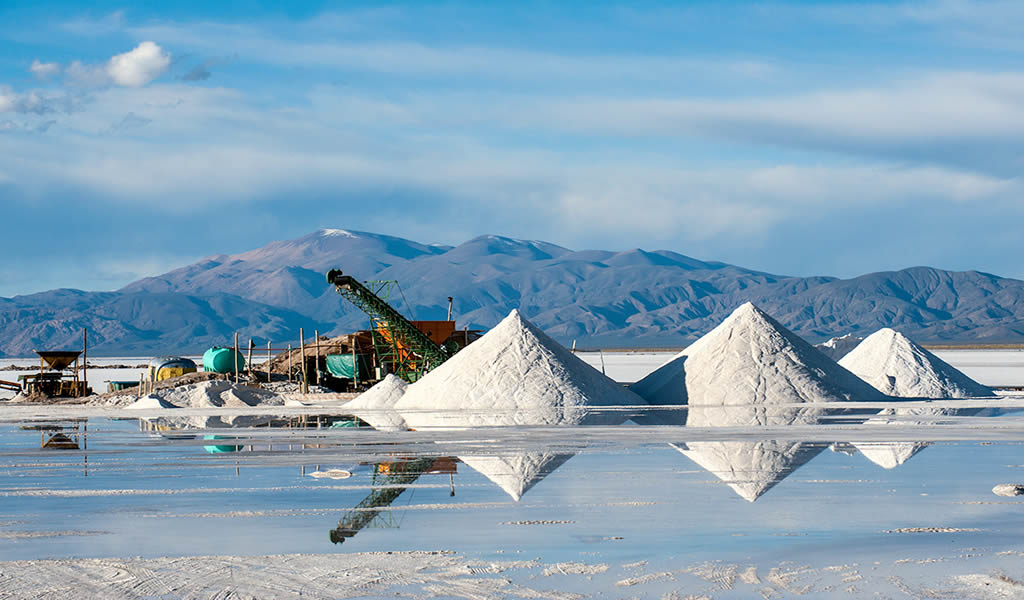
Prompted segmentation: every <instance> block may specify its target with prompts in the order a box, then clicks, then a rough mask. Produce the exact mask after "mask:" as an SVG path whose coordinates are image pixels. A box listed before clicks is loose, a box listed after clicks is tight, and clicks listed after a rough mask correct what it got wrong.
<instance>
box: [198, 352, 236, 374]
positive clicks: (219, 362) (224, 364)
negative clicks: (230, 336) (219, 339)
mask: <svg viewBox="0 0 1024 600" xmlns="http://www.w3.org/2000/svg"><path fill="white" fill-rule="evenodd" d="M232 356H234V357H235V360H234V363H232V360H231V357H232ZM236 364H237V365H238V372H239V373H241V372H242V371H244V370H245V358H244V357H243V356H242V353H241V352H236V351H235V350H234V349H233V348H220V347H217V346H214V347H213V348H210V349H209V350H207V351H206V352H205V353H204V354H203V370H204V371H207V372H210V373H234V372H235V365H236Z"/></svg>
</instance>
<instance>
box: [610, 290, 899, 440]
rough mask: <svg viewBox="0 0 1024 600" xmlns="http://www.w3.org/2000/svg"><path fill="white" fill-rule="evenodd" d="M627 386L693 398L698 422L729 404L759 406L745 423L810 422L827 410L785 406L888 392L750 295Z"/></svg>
mask: <svg viewBox="0 0 1024 600" xmlns="http://www.w3.org/2000/svg"><path fill="white" fill-rule="evenodd" d="M630 389H631V390H633V391H635V392H637V393H638V394H639V395H640V396H642V397H644V399H645V400H647V401H648V402H649V403H650V404H657V405H682V404H689V406H690V410H689V411H688V412H689V416H688V417H687V425H696V426H702V425H701V423H702V422H703V421H704V420H716V419H715V418H714V416H713V414H711V416H708V415H709V413H714V412H715V411H717V410H720V409H719V408H718V407H722V406H726V405H737V404H740V405H751V406H757V407H758V409H759V410H758V413H757V414H758V415H760V416H759V417H757V420H758V422H751V423H747V424H749V425H770V424H773V423H771V422H769V421H771V419H772V418H775V417H778V418H780V419H781V421H783V422H793V421H794V420H795V421H796V422H801V419H800V418H798V417H799V415H806V416H807V417H808V419H810V420H809V421H807V420H804V421H805V422H813V421H814V419H815V418H816V417H817V416H820V415H821V413H822V411H821V410H820V409H814V408H813V407H807V408H783V407H782V405H787V404H814V403H820V402H843V401H858V400H883V399H884V396H883V395H882V394H880V393H879V392H878V390H875V389H874V388H872V387H871V386H869V385H867V384H866V383H864V382H863V381H861V380H860V379H858V378H857V376H856V375H854V374H853V373H850V372H849V371H847V370H846V369H844V368H843V367H841V366H839V365H838V364H836V363H835V362H834V361H833V360H831V359H830V358H828V357H827V356H825V355H824V354H822V353H821V352H820V351H819V350H818V349H816V348H815V347H813V346H811V345H810V344H809V343H807V342H806V341H804V340H803V338H801V337H800V336H798V335H796V334H795V333H793V332H791V331H789V330H788V329H786V328H785V327H783V326H782V325H781V324H780V323H779V322H778V321H776V320H775V319H773V318H771V317H770V316H768V315H767V314H765V313H764V312H762V311H761V310H760V309H759V308H757V307H756V306H754V305H753V304H751V303H749V302H748V303H746V304H744V305H742V306H740V307H739V308H737V309H736V310H735V311H733V313H732V314H731V315H729V317H728V318H726V319H725V321H723V322H722V323H721V324H720V325H719V326H718V327H715V328H714V329H712V330H711V331H710V332H708V333H707V334H705V335H704V336H703V337H701V338H700V339H699V340H697V341H696V342H694V343H693V344H691V345H690V346H689V347H688V348H686V349H685V350H683V351H682V352H680V353H679V354H677V355H676V356H675V357H674V358H673V359H672V360H670V361H669V362H667V363H666V364H665V365H663V366H662V367H660V368H659V369H657V370H656V371H654V372H653V373H651V374H649V375H648V376H647V377H644V378H643V379H642V380H640V381H638V382H637V383H636V384H634V385H633V386H632V387H631V388H630ZM765 407H772V408H768V410H767V411H765ZM775 407H777V408H775ZM676 414H677V415H679V417H680V418H681V416H682V415H683V414H686V413H681V412H680V413H676ZM766 419H767V421H766ZM676 424H679V423H676ZM741 424H743V423H734V425H741Z"/></svg>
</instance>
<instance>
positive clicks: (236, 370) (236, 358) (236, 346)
mask: <svg viewBox="0 0 1024 600" xmlns="http://www.w3.org/2000/svg"><path fill="white" fill-rule="evenodd" d="M238 354H239V353H238V332H237V331H236V332H235V355H234V356H232V357H231V360H233V361H234V362H235V383H238Z"/></svg>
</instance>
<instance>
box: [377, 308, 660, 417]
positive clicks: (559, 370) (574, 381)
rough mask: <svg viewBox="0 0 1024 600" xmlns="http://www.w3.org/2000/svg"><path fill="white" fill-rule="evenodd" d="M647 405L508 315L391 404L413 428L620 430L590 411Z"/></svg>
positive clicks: (516, 313) (514, 315) (518, 318)
mask: <svg viewBox="0 0 1024 600" xmlns="http://www.w3.org/2000/svg"><path fill="white" fill-rule="evenodd" d="M640 404H645V402H644V401H643V399H641V398H640V397H639V396H637V395H636V394H634V393H632V392H630V391H629V390H627V389H625V388H624V387H623V386H622V385H620V384H617V383H615V382H614V381H612V380H611V379H609V378H608V377H606V376H604V375H602V374H601V373H599V372H598V371H596V370H595V369H594V368H593V367H591V366H589V365H587V364H586V363H584V362H583V361H582V360H580V359H579V358H578V357H576V356H575V355H573V354H572V352H570V351H569V350H567V349H566V348H564V347H563V346H562V345H561V344H559V343H558V342H556V341H554V340H553V339H551V338H550V337H548V336H547V335H546V334H545V333H544V332H542V331H540V330H539V329H538V328H536V327H534V326H533V325H532V324H530V323H529V322H528V321H526V320H525V319H523V317H522V316H521V315H520V314H519V311H517V310H513V311H512V312H511V313H509V315H508V317H506V318H505V319H504V320H502V322H501V323H499V324H498V325H497V326H495V327H494V328H493V329H491V330H490V331H488V332H487V333H486V334H485V335H484V336H483V337H482V338H480V339H479V340H477V341H476V342H474V343H473V344H471V345H469V346H467V347H466V348H465V349H463V350H462V351H461V352H459V353H458V354H456V355H455V356H454V357H452V358H451V359H449V360H448V361H447V362H445V363H444V364H443V365H441V366H440V367H438V368H436V369H434V370H433V371H431V372H430V373H428V374H427V375H426V376H424V377H423V379H421V380H419V381H417V382H416V383H414V384H413V385H411V386H409V388H408V389H407V390H406V392H405V395H404V396H403V397H402V398H401V399H400V400H399V401H398V402H397V403H396V404H395V408H396V409H397V410H398V411H399V412H400V413H402V416H403V417H404V418H405V421H406V422H407V423H408V424H409V426H410V427H412V428H414V429H422V428H425V427H479V426H504V425H579V424H584V421H585V420H586V424H597V425H604V424H618V423H619V422H621V421H622V420H624V419H623V418H620V417H619V416H617V414H615V413H611V414H608V413H601V414H597V415H595V414H593V413H590V414H588V410H587V409H588V408H589V407H602V406H635V405H640Z"/></svg>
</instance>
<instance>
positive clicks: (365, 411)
mask: <svg viewBox="0 0 1024 600" xmlns="http://www.w3.org/2000/svg"><path fill="white" fill-rule="evenodd" d="M408 387H409V384H408V383H406V382H405V381H404V380H403V379H401V378H400V377H395V376H394V375H392V374H390V373H389V374H388V375H387V376H386V377H385V378H384V379H382V380H381V381H379V382H377V384H376V385H374V386H373V387H372V388H370V389H368V390H366V391H365V392H363V393H362V394H359V396H357V397H356V398H355V399H354V400H352V401H350V402H347V403H346V404H345V406H344V408H345V409H346V410H351V411H352V414H353V415H355V416H357V417H359V418H360V419H362V420H363V421H366V422H367V423H369V424H370V426H371V427H373V428H374V429H377V430H378V431H405V430H407V429H409V426H408V425H406V424H405V419H403V418H402V415H400V414H399V413H398V411H396V410H395V404H396V403H397V402H398V401H399V400H400V399H401V398H402V396H403V395H405V390H406V389H407V388H408Z"/></svg>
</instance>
